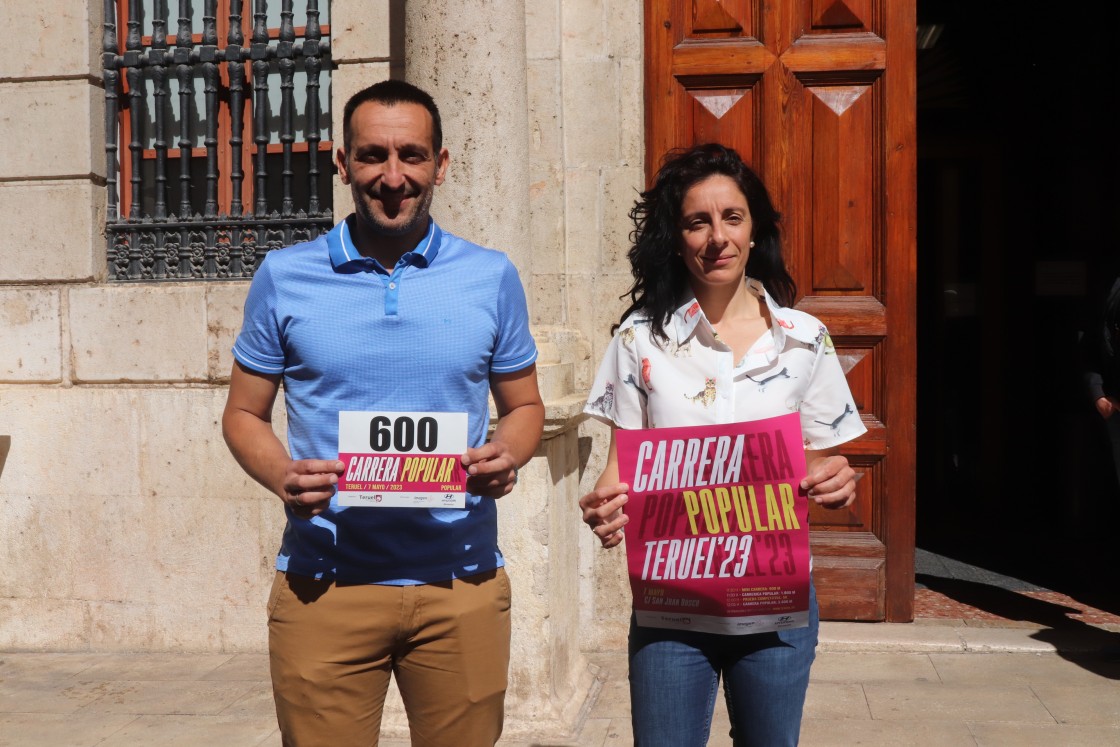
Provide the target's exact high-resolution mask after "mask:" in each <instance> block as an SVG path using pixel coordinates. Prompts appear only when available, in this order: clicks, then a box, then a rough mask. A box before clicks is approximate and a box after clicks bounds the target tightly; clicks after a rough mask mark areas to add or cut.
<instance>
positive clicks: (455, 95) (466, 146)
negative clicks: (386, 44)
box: [405, 0, 532, 306]
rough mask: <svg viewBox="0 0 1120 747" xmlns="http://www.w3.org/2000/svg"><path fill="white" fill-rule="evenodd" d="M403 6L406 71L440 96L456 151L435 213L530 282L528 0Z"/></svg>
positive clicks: (447, 140) (421, 1) (441, 0)
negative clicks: (499, 254)
mask: <svg viewBox="0 0 1120 747" xmlns="http://www.w3.org/2000/svg"><path fill="white" fill-rule="evenodd" d="M405 8H406V10H405V80H407V81H409V82H410V83H415V84H416V85H418V86H420V87H421V88H423V89H425V90H426V91H428V92H429V93H431V94H432V96H433V97H434V98H435V100H436V104H437V105H438V106H439V109H440V116H441V117H442V119H443V141H444V146H445V147H446V148H447V149H448V150H449V151H450V153H451V167H450V170H449V171H448V177H447V181H446V182H445V183H444V184H443V186H441V187H440V188H439V189H438V190H436V195H435V199H434V201H433V205H432V215H433V216H434V217H435V219H436V220H437V221H438V222H439V223H440V225H441V226H443V227H445V228H447V229H448V230H449V231H451V232H452V233H454V234H457V235H459V236H462V237H463V238H466V239H470V240H471V241H474V242H476V243H479V244H482V245H483V246H489V247H493V248H494V249H500V250H502V251H503V252H505V253H506V254H508V255H509V256H510V258H511V259H512V260H513V262H514V264H515V265H516V266H517V269H518V271H519V272H520V273H521V277H522V281H523V282H525V283H526V284H528V280H529V276H528V272H527V270H528V259H529V256H530V251H529V250H530V246H529V115H528V104H527V94H526V76H527V72H526V70H527V62H526V56H525V2H524V0H453V2H448V0H409V1H408V2H407V3H406V4H405ZM529 303H530V306H531V305H532V299H531V298H530V301H529Z"/></svg>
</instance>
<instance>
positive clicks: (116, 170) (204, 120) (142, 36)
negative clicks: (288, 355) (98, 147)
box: [102, 0, 334, 281]
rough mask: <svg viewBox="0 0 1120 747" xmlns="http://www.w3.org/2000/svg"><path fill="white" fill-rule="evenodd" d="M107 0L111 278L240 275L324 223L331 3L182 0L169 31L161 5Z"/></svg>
mask: <svg viewBox="0 0 1120 747" xmlns="http://www.w3.org/2000/svg"><path fill="white" fill-rule="evenodd" d="M104 1H105V34H104V38H103V43H102V51H103V56H102V60H103V63H102V66H103V68H104V79H105V103H106V107H105V132H106V140H105V155H106V161H107V169H106V182H107V187H108V206H107V208H108V209H107V215H106V234H107V237H108V270H109V279H110V280H116V281H133V280H206V279H212V278H230V279H237V278H247V277H251V276H252V274H253V272H254V271H255V270H256V268H257V266H258V264H259V263H260V260H261V259H262V258H263V257H264V254H265V253H266V252H268V251H270V250H272V249H277V248H279V247H282V246H287V245H288V244H292V243H296V242H298V241H306V240H309V239H312V238H314V237H316V236H318V235H320V234H321V233H324V232H325V231H327V230H329V229H330V227H331V225H333V222H334V221H333V218H332V215H331V180H332V176H333V173H334V172H333V167H332V164H331V151H332V142H331V133H330V120H331V116H330V69H331V61H330V43H329V36H330V7H329V4H328V3H327V2H326V0H324V2H322V3H319V2H318V1H317V0H304V1H303V2H299V3H296V2H294V0H271V1H270V0H252V6H253V8H252V15H251V17H245V16H243V14H242V7H243V5H245V4H246V3H243V2H242V0H203V2H201V5H202V8H201V10H202V14H201V18H199V17H198V15H197V13H196V10H197V8H196V6H197V5H199V2H198V0H194V2H192V0H179V2H178V9H177V10H178V17H177V26H176V30H175V34H174V35H169V34H168V4H169V3H168V1H167V0H104ZM320 5H322V8H320ZM296 6H298V7H296ZM321 15H322V16H323V18H322V19H321V18H320V16H321ZM118 19H123V21H124V22H123V23H119V22H118ZM199 21H200V22H199ZM222 39H224V43H221V41H220V40H222ZM246 40H248V43H246Z"/></svg>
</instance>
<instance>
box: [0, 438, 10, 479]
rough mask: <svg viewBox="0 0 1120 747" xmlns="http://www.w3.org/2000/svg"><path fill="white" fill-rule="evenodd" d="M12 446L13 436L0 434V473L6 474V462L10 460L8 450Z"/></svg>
mask: <svg viewBox="0 0 1120 747" xmlns="http://www.w3.org/2000/svg"><path fill="white" fill-rule="evenodd" d="M11 448H12V437H11V436H0V475H3V474H4V462H6V461H8V451H9V450H10V449H11Z"/></svg>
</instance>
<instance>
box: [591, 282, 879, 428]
mask: <svg viewBox="0 0 1120 747" xmlns="http://www.w3.org/2000/svg"><path fill="white" fill-rule="evenodd" d="M747 287H748V288H749V289H750V290H751V292H753V293H755V295H757V296H758V297H759V298H760V299H762V300H763V301H764V302H765V303H766V306H767V308H768V309H769V311H770V319H771V326H770V330H769V331H768V332H766V333H765V334H763V336H762V337H761V338H759V340H758V341H757V342H756V343H755V344H754V345H753V346H752V347H751V349H750V350H749V351H748V352H747V354H746V355H745V356H743V358H742V360H739V361H735V360H734V354H733V353H732V351H731V348H730V347H728V346H727V345H725V344H724V343H723V342H722V341H721V340H720V339H719V335H717V334H716V332H715V330H713V329H712V326H711V324H709V323H708V320H707V318H705V316H704V311H703V309H701V308H700V304H699V303H698V302H697V301H696V299H695V297H693V296H692V295H691V294H690V295H689V297H688V298H687V299H686V300H685V301H684V303H682V304H681V306H680V307H679V308H677V310H676V311H674V312H673V314H672V316H671V317H670V318H669V321H668V324H666V325H665V332H666V334H667V335H668V337H669V339H668V341H667V342H665V343H664V344H661V343H660V342H659V341H658V340H656V339H654V337H653V336H652V335H651V334H650V327H649V316H648V315H646V314H645V313H644V312H641V311H639V312H635V313H633V314H631V315H630V316H628V317H627V318H626V319H625V320H624V321H623V322H622V324H621V325H620V326H619V329H618V330H617V332H616V333H615V335H614V339H612V340H611V343H610V346H609V347H608V348H607V352H606V355H604V357H603V362H602V364H601V365H600V366H599V372H598V375H597V376H596V377H595V383H594V385H593V386H592V388H591V394H590V396H589V397H588V400H587V404H586V406H585V407H584V412H586V413H587V414H588V415H591V416H592V417H595V418H598V419H599V420H602V421H604V422H606V423H608V424H612V425H615V426H616V427H618V428H624V429H637V428H668V427H675V426H688V425H713V424H718V423H731V422H740V421H749V420H760V419H762V418H768V417H775V416H777V415H784V414H786V413H789V412H793V411H797V412H800V413H801V429H802V434H803V436H804V443H805V448H806V449H814V450H819V449H827V448H829V447H832V446H836V445H838V444H842V443H844V442H846V441H850V440H852V439H853V438H856V437H857V436H859V435H860V434H862V433H865V432H866V431H867V428H866V427H865V426H864V424H863V421H862V420H861V419H860V416H859V413H858V412H856V405H855V401H854V400H853V398H852V393H851V390H850V389H849V388H848V382H847V380H846V379H845V378H844V371H843V369H842V368H841V366H840V362H839V360H838V359H837V356H836V348H835V347H833V345H832V340H831V338H830V337H829V336H828V330H826V329H825V327H824V325H823V324H821V323H820V321H818V320H817V319H816V318H814V317H813V316H811V315H809V314H806V313H804V312H802V311H797V310H796V309H789V308H785V307H782V306H778V305H777V304H776V303H775V302H774V301H773V299H771V298H770V294H768V293H767V292H766V290H765V289H764V288H763V286H762V283H761V282H759V281H757V280H753V279H750V278H748V279H747Z"/></svg>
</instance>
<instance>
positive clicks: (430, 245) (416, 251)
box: [327, 213, 443, 272]
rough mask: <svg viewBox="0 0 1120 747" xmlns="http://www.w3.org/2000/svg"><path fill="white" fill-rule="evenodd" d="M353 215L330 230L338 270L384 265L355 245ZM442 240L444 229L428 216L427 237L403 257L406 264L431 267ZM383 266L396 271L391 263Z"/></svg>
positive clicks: (329, 240) (329, 242)
mask: <svg viewBox="0 0 1120 747" xmlns="http://www.w3.org/2000/svg"><path fill="white" fill-rule="evenodd" d="M353 218H354V215H353V214H352V213H351V215H350V216H349V217H348V218H346V219H345V220H343V221H340V222H339V223H338V224H337V225H336V226H335V227H334V228H332V229H331V230H330V231H329V232H328V233H327V250H328V252H329V253H330V257H331V265H332V266H333V267H334V269H335V271H336V272H370V271H371V270H376V269H377V268H378V267H380V263H379V262H378V261H377V260H375V259H372V258H370V257H365V256H363V255H362V253H361V252H359V251H358V249H357V247H355V246H354V241H353V239H351V238H350V221H351V219H353ZM442 241H443V230H442V229H441V228H440V227H439V226H438V225H437V224H436V222H435V221H434V220H432V219H431V218H428V232H427V233H426V234H424V238H422V239H420V243H418V244H417V245H416V246H415V248H413V249H412V251H409V252H405V253H404V254H403V255H402V256H401V259H402V260H404V262H405V263H406V264H411V265H416V266H417V267H427V266H429V265H431V264H432V262H434V261H435V259H436V255H437V254H439V247H440V244H441V243H442ZM382 269H384V270H387V271H389V272H392V271H393V268H391V267H387V268H382Z"/></svg>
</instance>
